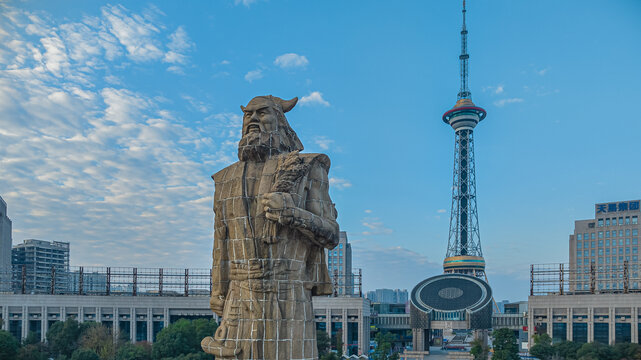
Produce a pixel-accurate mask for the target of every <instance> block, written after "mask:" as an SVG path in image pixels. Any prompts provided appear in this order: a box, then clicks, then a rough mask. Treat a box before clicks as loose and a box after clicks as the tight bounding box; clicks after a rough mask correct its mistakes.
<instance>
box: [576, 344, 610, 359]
mask: <svg viewBox="0 0 641 360" xmlns="http://www.w3.org/2000/svg"><path fill="white" fill-rule="evenodd" d="M576 357H577V359H579V360H615V359H616V360H618V359H617V358H616V357H615V354H614V349H613V348H612V347H610V346H608V345H605V344H601V343H599V342H593V343H587V344H583V346H581V348H580V349H579V350H578V351H577V352H576Z"/></svg>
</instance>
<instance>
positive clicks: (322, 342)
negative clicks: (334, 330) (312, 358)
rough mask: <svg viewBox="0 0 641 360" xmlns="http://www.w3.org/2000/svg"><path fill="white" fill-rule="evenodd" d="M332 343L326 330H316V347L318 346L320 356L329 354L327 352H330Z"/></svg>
mask: <svg viewBox="0 0 641 360" xmlns="http://www.w3.org/2000/svg"><path fill="white" fill-rule="evenodd" d="M330 343H331V341H330V339H329V335H327V332H326V331H317V332H316V347H317V348H318V357H322V356H323V355H325V354H327V352H329V346H330Z"/></svg>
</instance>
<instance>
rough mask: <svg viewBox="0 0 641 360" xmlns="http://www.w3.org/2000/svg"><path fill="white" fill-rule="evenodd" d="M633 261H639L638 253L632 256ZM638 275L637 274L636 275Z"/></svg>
mask: <svg viewBox="0 0 641 360" xmlns="http://www.w3.org/2000/svg"><path fill="white" fill-rule="evenodd" d="M632 261H638V257H637V256H636V255H633V256H632ZM635 277H636V276H635Z"/></svg>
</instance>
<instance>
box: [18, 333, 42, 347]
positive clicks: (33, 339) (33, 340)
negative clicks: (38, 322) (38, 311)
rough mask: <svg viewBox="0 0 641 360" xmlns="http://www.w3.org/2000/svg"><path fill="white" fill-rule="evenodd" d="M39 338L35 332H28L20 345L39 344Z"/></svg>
mask: <svg viewBox="0 0 641 360" xmlns="http://www.w3.org/2000/svg"><path fill="white" fill-rule="evenodd" d="M39 343H40V336H39V335H38V334H37V333H36V332H35V331H29V333H28V334H27V338H26V339H24V340H23V341H22V345H32V344H39Z"/></svg>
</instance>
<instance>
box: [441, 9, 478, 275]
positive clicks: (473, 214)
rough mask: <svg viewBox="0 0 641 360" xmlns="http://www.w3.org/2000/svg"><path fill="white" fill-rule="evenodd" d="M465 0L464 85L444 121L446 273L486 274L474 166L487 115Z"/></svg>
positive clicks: (462, 67) (462, 32) (462, 69)
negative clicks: (474, 76) (478, 89)
mask: <svg viewBox="0 0 641 360" xmlns="http://www.w3.org/2000/svg"><path fill="white" fill-rule="evenodd" d="M465 12H466V10H465V0H463V27H462V29H461V55H460V56H459V62H460V66H461V74H460V75H461V89H460V90H459V93H458V99H457V101H456V104H455V105H454V107H453V108H452V109H451V110H449V111H447V112H446V113H445V114H443V121H444V122H445V123H446V124H448V125H450V126H451V127H452V129H454V134H455V142H454V153H455V155H454V184H453V186H452V212H451V215H450V234H449V240H448V244H447V255H446V257H445V260H444V261H443V270H444V271H445V272H446V273H462V274H469V275H474V276H479V277H484V276H485V260H484V259H483V252H482V251H481V238H480V235H479V221H478V213H477V210H476V176H475V169H474V136H473V133H474V128H475V127H476V125H477V124H478V123H479V121H481V120H483V119H484V118H485V115H486V112H485V110H484V109H483V108H481V107H479V106H476V105H474V103H473V102H472V93H471V92H470V89H469V86H468V73H469V70H468V62H469V58H470V55H469V54H468V53H467V28H466V26H465Z"/></svg>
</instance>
